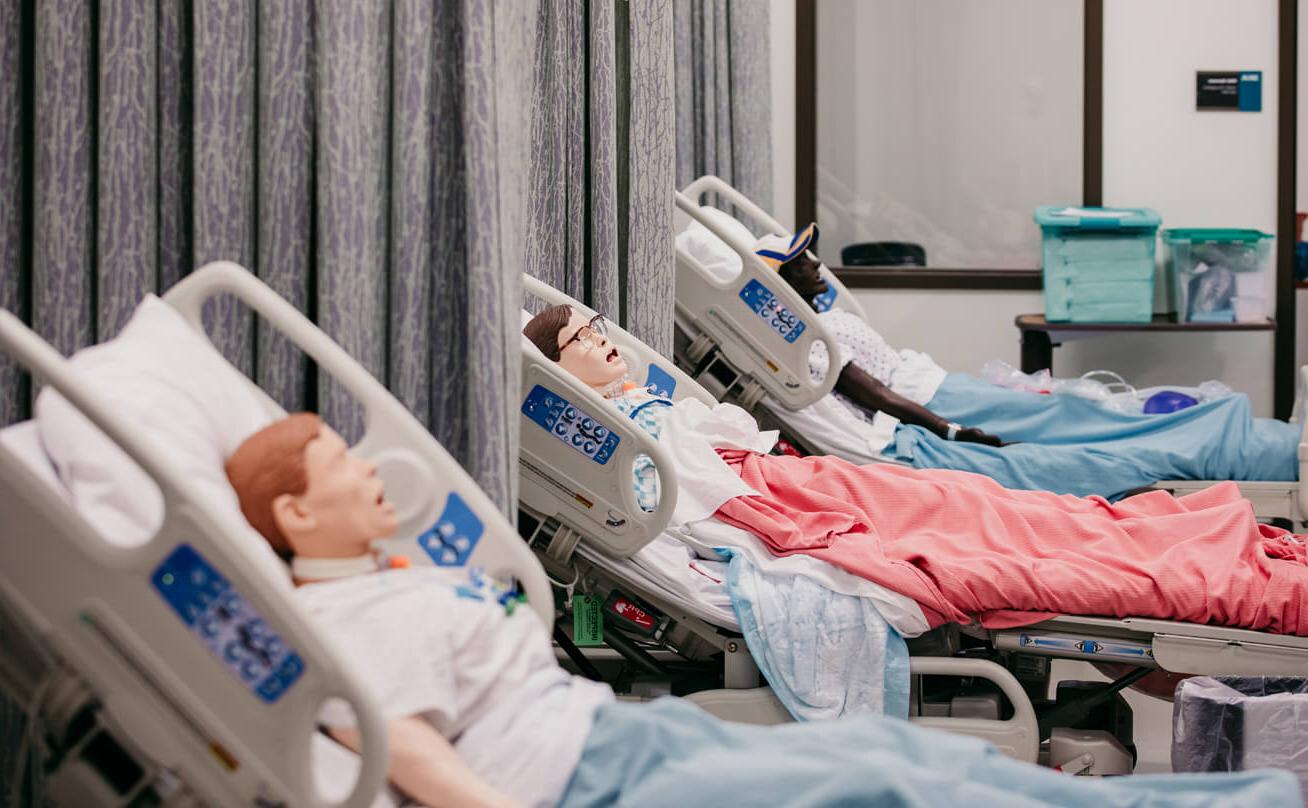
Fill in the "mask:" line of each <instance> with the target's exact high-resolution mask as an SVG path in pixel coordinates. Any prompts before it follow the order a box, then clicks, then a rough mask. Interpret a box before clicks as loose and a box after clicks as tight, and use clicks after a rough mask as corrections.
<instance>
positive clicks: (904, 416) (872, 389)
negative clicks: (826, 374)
mask: <svg viewBox="0 0 1308 808" xmlns="http://www.w3.org/2000/svg"><path fill="white" fill-rule="evenodd" d="M836 392H837V393H840V394H841V395H843V396H845V397H846V398H848V399H849V400H851V401H853V402H854V403H855V404H857V405H859V406H860V407H862V408H863V409H865V410H867V411H868V412H869V413H872V412H877V411H881V412H884V413H886V414H887V415H891V416H894V417H895V418H898V419H899V420H900V421H903V422H904V423H906V424H914V425H916V426H920V427H923V428H924V429H928V430H930V431H932V432H934V433H935V434H937V435H939V436H941V437H942V438H943V437H945V436H946V434H947V433H948V432H949V422H948V421H946V420H945V419H944V418H941V417H940V416H939V415H936V414H935V413H933V412H931V410H928V409H927V408H926V407H923V406H922V405H921V404H918V403H917V402H915V401H910V400H909V399H907V398H904V397H903V396H901V395H900V394H898V393H896V392H895V391H893V390H891V389H890V388H889V387H887V386H886V385H884V384H883V383H881V382H880V381H879V380H877V379H876V378H875V377H874V376H872V375H871V374H869V373H867V372H866V371H864V370H863V369H862V368H860V367H858V365H855V364H854V363H853V362H846V363H845V367H844V368H842V369H841V371H840V376H839V378H837V379H836ZM954 439H955V440H960V441H968V442H970V443H984V444H986V445H987V446H1000V445H1002V442H1001V441H1000V440H999V438H997V437H995V436H994V435H987V434H986V433H985V432H982V431H981V430H979V429H963V430H960V431H959V432H958V434H957V435H955V436H954Z"/></svg>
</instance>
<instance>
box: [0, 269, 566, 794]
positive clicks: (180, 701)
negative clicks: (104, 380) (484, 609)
mask: <svg viewBox="0 0 1308 808" xmlns="http://www.w3.org/2000/svg"><path fill="white" fill-rule="evenodd" d="M219 294H228V295H234V296H235V297H237V298H239V299H240V300H241V301H243V302H244V303H245V304H247V305H248V306H249V307H250V308H252V309H254V310H255V311H256V312H258V313H259V314H260V315H262V316H263V318H264V319H265V321H266V322H267V323H269V324H271V325H272V326H274V327H275V328H277V329H278V330H280V331H281V332H282V333H284V334H285V335H286V336H287V337H288V338H290V339H291V340H292V341H293V342H294V343H295V344H296V345H298V346H299V347H300V348H301V349H302V350H304V351H305V353H306V354H308V356H310V357H311V358H312V359H313V360H314V361H315V362H316V363H317V365H318V367H319V369H320V370H321V372H323V373H325V374H328V375H329V376H331V377H332V378H334V379H335V380H337V381H338V382H339V383H341V384H342V385H343V386H344V387H345V389H347V390H348V391H349V392H350V393H351V394H352V395H353V396H354V397H355V398H356V400H357V401H358V402H359V403H360V404H361V405H362V406H363V407H364V409H365V410H366V432H365V434H364V436H363V438H362V439H361V440H360V441H359V442H358V444H357V445H356V447H355V448H354V451H355V452H357V453H358V454H360V455H362V456H365V457H368V458H371V459H372V460H374V462H376V464H377V466H378V473H379V474H380V475H381V477H382V478H383V480H384V481H385V483H386V490H387V495H388V498H390V499H391V501H392V502H393V503H394V504H395V507H396V513H397V517H398V518H399V521H400V523H401V528H400V531H399V533H398V534H397V536H399V538H398V539H396V540H395V541H394V544H393V549H396V551H397V552H398V551H400V550H408V551H409V552H410V556H411V557H412V558H414V559H415V560H418V561H421V560H422V559H423V558H424V557H425V556H426V552H427V551H426V549H425V547H424V543H423V542H422V541H420V539H421V537H422V536H423V535H424V532H426V533H430V531H429V530H428V528H434V527H438V526H440V525H441V524H443V521H442V520H443V519H445V518H446V517H447V516H449V514H450V513H451V509H454V510H457V511H458V513H459V524H460V528H461V530H462V531H463V532H465V533H467V534H468V535H470V536H474V534H477V535H475V538H476V539H477V540H476V542H475V546H474V547H473V548H472V551H471V552H470V553H467V554H466V555H465V556H464V557H463V558H461V559H460V561H459V563H460V564H468V565H479V566H483V567H484V568H485V569H486V570H487V571H489V572H491V573H492V574H496V575H498V576H501V577H504V578H506V579H507V578H512V579H514V580H516V581H517V582H518V583H519V585H520V587H521V591H522V592H523V593H525V595H526V597H527V600H528V603H529V605H530V606H531V607H532V608H534V609H536V610H537V611H538V612H539V613H540V615H541V617H542V618H543V620H544V621H545V625H550V624H551V623H552V622H553V617H554V607H553V603H552V599H551V595H550V589H549V584H548V582H547V580H546V578H545V575H544V572H543V570H542V569H541V567H540V565H539V564H538V563H537V562H536V560H535V558H534V557H533V556H532V554H531V553H530V552H529V551H528V550H527V549H526V548H525V547H524V546H523V544H522V542H521V540H520V539H519V538H518V537H517V536H516V535H515V531H514V530H513V527H512V526H511V525H510V524H509V522H508V521H507V520H506V519H505V518H504V517H503V515H502V514H501V513H500V512H499V511H498V509H497V508H496V507H495V506H494V504H493V503H491V502H490V500H489V499H488V498H487V497H486V495H485V494H484V493H483V492H482V491H481V489H480V488H478V487H477V485H476V484H475V483H474V482H473V481H472V480H471V479H470V478H469V477H468V476H467V475H466V473H464V472H463V470H462V469H461V468H460V467H459V465H458V463H457V462H455V461H454V460H453V459H452V458H451V457H450V456H449V455H448V454H447V453H446V452H445V451H444V450H443V449H442V448H441V447H440V445H439V444H438V443H437V442H436V441H435V439H434V438H432V437H431V435H430V434H429V433H428V432H427V431H426V429H424V428H423V427H422V425H421V424H419V423H418V422H417V421H416V420H415V419H414V418H413V417H412V415H410V414H409V413H408V412H407V411H406V410H405V409H404V407H403V405H401V404H400V403H399V402H398V401H397V400H396V399H395V398H394V397H392V396H391V395H390V394H389V393H388V392H387V391H386V389H385V388H384V387H383V386H382V385H381V384H380V383H379V382H377V380H376V379H374V378H373V377H372V376H370V375H369V374H368V373H367V371H365V370H364V369H363V368H362V367H361V366H360V365H359V364H358V363H357V362H355V361H354V360H353V359H351V358H350V357H349V356H348V355H347V354H346V353H345V352H344V351H343V350H342V349H341V348H340V347H339V346H338V345H336V344H335V343H334V342H333V341H332V340H331V339H330V338H328V337H327V336H326V335H325V334H324V333H322V332H321V331H319V330H318V329H317V328H316V327H314V326H313V325H312V324H311V323H310V322H309V321H308V320H307V319H306V318H305V317H304V316H303V315H301V314H300V313H299V312H298V311H296V310H295V309H294V308H293V307H292V306H291V305H290V304H288V303H287V302H286V301H284V300H283V299H282V298H280V297H278V296H277V295H276V294H275V293H274V292H272V291H271V290H270V289H268V288H267V287H266V286H265V285H263V284H262V283H261V282H259V281H258V280H256V279H255V278H254V277H253V276H252V275H250V274H249V273H247V272H245V271H244V270H242V269H241V268H239V267H237V266H236V265H234V264H231V263H226V262H219V263H215V264H209V265H207V266H205V267H204V268H202V269H200V270H198V271H196V272H195V273H193V274H192V275H190V276H189V277H188V278H186V279H185V280H183V281H182V282H181V283H179V284H178V285H177V286H175V287H174V288H173V289H172V290H171V291H170V292H169V293H168V294H167V295H166V296H165V298H164V299H165V301H166V302H167V303H169V304H171V305H172V306H174V307H175V308H176V309H177V310H178V311H179V312H181V314H182V315H183V316H184V317H185V318H186V320H187V321H189V323H190V324H191V325H192V326H194V328H195V329H196V330H197V331H200V332H201V333H203V328H202V325H201V309H202V307H203V305H204V303H205V302H206V301H207V300H209V299H211V298H213V297H214V296H216V295H219ZM0 350H3V351H4V353H6V354H8V355H9V356H11V357H13V358H14V359H15V360H16V361H17V362H18V363H19V364H20V365H21V366H23V367H25V368H26V369H28V370H29V371H31V372H32V373H33V374H34V376H35V377H36V378H37V379H38V380H39V381H41V382H43V383H44V384H46V385H48V386H50V387H53V388H54V389H56V390H58V391H59V392H60V393H61V394H62V395H63V396H64V397H65V398H66V399H67V400H68V401H69V402H71V404H72V405H73V406H75V407H76V408H77V410H78V411H80V413H82V414H83V415H84V416H85V417H86V418H87V419H89V420H90V421H91V422H92V423H93V424H94V425H95V426H96V427H97V428H98V429H100V430H101V431H102V432H103V433H104V434H105V435H107V436H108V437H109V438H110V439H111V440H112V441H113V443H114V444H116V445H117V446H118V447H120V448H121V449H122V450H123V451H124V452H125V453H126V454H127V455H128V456H129V457H130V458H131V459H132V460H133V461H134V462H135V463H136V464H138V465H139V467H140V468H141V469H142V470H144V471H145V472H146V473H147V474H148V476H149V477H150V478H151V479H152V480H153V482H154V484H155V485H157V486H158V489H159V491H160V493H161V494H162V499H163V521H162V525H161V527H160V528H159V529H158V531H157V533H155V535H154V536H153V537H152V538H149V539H148V540H147V541H145V542H144V543H140V544H135V545H128V544H124V543H121V542H119V541H118V540H117V539H118V538H119V537H116V536H109V535H104V534H102V533H101V532H100V531H98V530H97V527H96V526H95V525H92V524H89V523H88V522H87V521H86V520H85V519H84V518H83V516H82V515H81V514H80V513H79V512H78V511H77V510H76V509H74V508H73V506H72V505H71V503H70V502H69V500H68V497H69V494H68V492H67V491H66V490H65V489H64V488H63V486H62V484H61V482H60V479H59V477H58V476H57V474H56V472H55V469H54V468H53V466H52V465H51V461H50V459H49V458H48V456H47V454H46V451H45V449H44V447H43V444H42V441H41V438H40V435H39V434H38V429H37V424H36V423H35V422H33V421H28V422H23V423H20V424H17V425H14V426H11V427H8V428H6V429H4V430H0V513H3V514H4V519H3V520H2V521H0V636H2V637H3V638H4V640H3V642H4V653H3V654H0V688H3V690H4V691H5V692H6V693H7V694H8V696H9V698H11V699H12V700H14V701H16V702H17V703H18V704H19V705H21V706H22V707H23V708H24V709H25V710H26V711H27V727H26V729H25V734H24V744H25V748H26V749H27V750H32V751H33V753H34V754H36V755H37V756H38V758H39V759H40V760H41V766H42V768H43V769H44V770H45V777H44V784H43V788H42V789H41V791H42V792H43V793H44V795H45V796H46V797H47V798H49V799H51V800H53V801H54V802H55V803H56V804H59V805H76V806H81V805H97V806H98V805H106V806H108V805H129V804H130V805H154V804H161V805H169V806H198V805H212V806H220V805H222V806H225V805H263V806H277V805H293V806H365V805H391V804H394V801H393V799H392V796H393V795H391V794H389V793H388V790H387V789H385V788H384V785H385V782H384V781H385V775H386V768H387V755H386V743H385V735H384V728H383V723H382V717H381V712H380V710H379V709H378V706H377V704H375V703H374V701H373V699H372V697H371V696H370V694H369V692H368V690H367V688H366V687H365V685H364V683H363V682H361V681H360V679H359V676H358V675H357V673H356V672H355V670H354V667H353V665H352V664H351V662H350V660H349V659H346V658H344V657H343V656H342V655H341V654H340V653H338V652H337V650H336V649H335V647H334V646H332V645H331V644H329V643H328V642H327V641H325V640H324V639H323V638H321V637H320V636H319V635H318V633H317V632H316V631H315V629H314V627H313V626H312V625H311V624H310V623H309V622H308V619H307V618H306V617H305V616H304V615H303V614H302V613H301V612H300V610H299V609H298V608H297V606H296V604H295V603H294V602H293V601H292V599H291V597H290V594H289V593H290V590H291V585H290V578H289V574H288V571H287V570H286V569H285V567H284V566H283V565H282V564H281V563H280V562H278V561H276V560H275V557H274V556H273V555H272V554H271V552H270V551H269V550H268V548H267V547H265V546H262V545H261V542H256V544H258V545H259V546H251V545H250V542H251V541H252V539H251V530H250V529H249V527H248V525H246V524H245V523H244V520H243V518H242V517H241V515H240V513H239V511H236V510H234V509H232V508H230V507H228V506H223V505H221V504H219V503H217V502H216V500H215V499H214V498H212V497H211V496H208V495H207V494H206V493H205V492H204V491H203V490H202V489H201V488H200V487H198V486H197V485H196V484H195V483H194V482H193V480H191V479H188V477H187V476H185V475H183V474H181V473H180V472H179V471H178V470H177V468H176V465H175V464H174V463H173V462H172V461H171V460H170V459H169V457H168V455H167V454H166V452H161V451H160V446H158V445H157V444H156V443H155V442H154V441H152V440H151V438H150V437H149V436H148V435H147V434H145V433H143V431H142V430H141V428H140V425H139V424H136V423H133V422H132V421H131V420H129V419H126V418H124V417H122V416H121V414H120V413H118V412H116V411H115V410H114V409H113V408H112V407H110V406H109V405H107V404H106V397H105V395H104V394H105V391H103V390H98V389H95V388H94V386H93V385H90V384H88V383H86V382H85V381H84V380H82V379H81V378H79V377H78V376H77V375H76V373H74V372H73V370H72V366H71V365H70V363H69V362H68V361H67V360H65V359H64V358H63V357H62V356H60V355H59V354H58V352H56V351H55V350H54V349H53V348H51V347H50V346H48V345H47V344H46V343H45V342H43V341H42V340H41V339H40V338H39V337H38V336H36V335H35V334H34V333H32V332H31V331H30V330H28V329H27V328H26V327H25V326H24V325H23V324H22V323H21V322H20V321H19V320H18V319H17V318H16V317H14V316H13V315H12V314H10V313H9V312H7V311H3V310H0ZM215 356H216V354H215ZM218 361H220V362H221V361H222V360H221V359H219V360H218ZM232 374H233V376H234V377H237V378H239V379H241V380H244V383H246V384H250V385H251V386H252V387H253V383H252V382H250V381H249V380H248V379H245V377H244V376H242V375H241V374H239V373H238V372H237V371H235V369H232ZM256 389H257V388H256ZM258 395H259V396H260V397H261V400H262V401H263V402H264V404H265V405H266V408H267V412H268V416H269V419H270V420H271V419H272V418H274V417H277V416H279V415H281V414H283V413H282V411H281V409H280V408H279V407H278V406H277V405H276V404H275V403H273V401H272V400H271V399H270V398H268V397H267V396H266V395H264V394H263V393H262V392H259V393H258ZM433 560H435V559H434V557H433ZM437 563H439V562H437ZM238 636H240V637H249V636H255V637H262V638H263V641H262V642H263V644H262V646H261V647H262V648H263V650H264V651H266V652H267V657H266V660H267V664H265V665H262V666H260V665H257V664H256V665H253V666H252V667H251V666H250V665H247V664H246V663H245V662H242V663H240V664H237V663H235V662H233V661H229V659H230V658H229V657H228V656H227V651H226V646H222V647H223V648H224V651H223V652H222V653H220V652H219V650H218V649H219V648H220V644H221V643H222V642H225V641H228V640H230V639H232V638H235V637H238ZM249 659H250V657H246V660H247V661H248V660H249ZM328 699H342V700H344V701H345V702H347V703H348V704H349V705H350V707H351V708H352V709H353V712H354V715H355V717H356V720H357V723H358V727H359V730H360V733H361V749H362V755H361V757H358V758H356V757H355V756H354V755H352V754H351V753H349V752H347V751H345V750H344V748H343V747H339V746H337V745H336V744H335V743H334V742H333V741H330V740H328V739H327V737H326V736H325V735H323V734H322V733H320V732H318V731H317V730H316V725H317V716H318V710H319V709H320V708H321V707H322V706H323V704H324V702H325V701H326V700H328ZM20 757H21V750H20ZM6 796H7V795H6Z"/></svg>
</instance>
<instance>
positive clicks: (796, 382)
mask: <svg viewBox="0 0 1308 808" xmlns="http://www.w3.org/2000/svg"><path fill="white" fill-rule="evenodd" d="M676 204H677V209H678V210H679V211H680V212H681V213H682V214H684V215H686V216H688V217H690V218H691V219H694V220H695V221H698V222H699V223H700V224H702V225H704V226H705V227H706V228H708V229H709V230H710V231H711V232H712V233H714V234H715V235H717V236H718V237H719V238H721V239H722V240H723V242H725V243H726V244H727V245H728V246H729V247H731V249H732V250H734V251H735V252H736V253H737V254H738V255H739V256H740V259H741V264H742V270H741V273H740V274H739V275H737V276H736V277H735V278H733V279H731V280H727V281H724V280H719V279H716V278H713V277H712V276H710V275H709V274H708V273H707V272H705V271H704V270H703V269H702V268H701V266H700V264H699V262H698V261H696V260H694V259H693V258H692V257H691V256H690V255H689V254H688V253H686V252H685V251H684V250H682V249H680V248H678V249H677V251H676V252H677V281H676V308H677V315H678V317H679V318H681V319H684V320H687V321H689V322H690V323H691V324H692V327H693V328H695V329H696V330H697V331H698V332H699V333H700V334H704V335H707V336H708V337H709V339H711V340H712V341H713V342H714V343H715V344H716V345H717V346H718V348H719V350H720V351H721V352H722V354H723V356H724V357H725V358H726V360H727V361H728V362H729V363H730V364H731V365H732V366H733V368H734V369H735V370H737V371H738V372H740V373H742V374H744V375H746V376H749V377H750V378H751V379H753V380H754V381H755V382H757V383H758V385H759V386H760V387H761V388H762V390H763V391H764V392H766V393H767V394H768V395H770V396H771V397H772V398H773V399H775V400H776V401H779V402H781V403H782V404H783V405H784V406H786V407H788V408H790V409H800V408H801V407H806V406H808V405H809V404H812V403H813V402H814V401H817V400H818V399H819V398H821V397H822V396H824V395H826V394H827V393H829V392H831V388H832V386H833V385H835V383H836V376H837V375H838V374H839V370H840V364H839V362H840V358H839V353H838V352H839V348H838V347H837V346H836V342H835V340H833V339H832V338H831V335H830V333H829V332H828V331H827V329H826V327H825V326H824V325H823V324H822V323H821V322H819V320H818V317H817V313H816V312H815V311H813V309H812V307H811V306H809V304H808V303H806V302H805V301H804V300H803V299H802V298H800V296H799V294H798V293H797V292H796V291H795V290H794V289H791V288H790V285H789V284H787V283H786V282H785V281H783V280H781V278H779V277H778V276H777V273H775V272H773V271H771V270H770V269H768V268H767V266H766V265H765V264H764V263H763V262H762V260H761V259H759V257H758V256H756V255H755V254H754V253H753V250H752V249H751V248H752V245H749V244H743V243H740V242H739V240H738V239H736V238H735V236H734V235H732V234H730V233H725V232H722V231H721V230H718V229H716V228H715V223H714V222H713V221H712V220H711V219H710V218H709V217H707V216H705V215H704V213H703V212H702V211H701V210H700V209H699V206H698V205H696V204H695V203H694V202H692V201H691V200H690V199H689V198H688V197H686V196H684V195H682V194H680V193H678V194H677V197H676ZM818 340H820V341H822V342H824V343H826V345H827V348H828V350H827V362H828V364H827V368H826V369H825V376H824V378H823V379H822V380H821V381H815V380H814V379H813V378H812V377H811V376H810V375H809V364H808V357H809V348H810V347H811V346H812V344H813V343H814V342H815V341H818ZM751 398H752V396H751ZM743 403H744V404H745V405H746V406H753V404H754V403H756V401H744V402H743Z"/></svg>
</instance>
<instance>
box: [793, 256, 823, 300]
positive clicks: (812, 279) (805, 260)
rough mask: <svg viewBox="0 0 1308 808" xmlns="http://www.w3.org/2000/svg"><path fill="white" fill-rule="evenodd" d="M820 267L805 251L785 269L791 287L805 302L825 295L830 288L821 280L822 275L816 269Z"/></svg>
mask: <svg viewBox="0 0 1308 808" xmlns="http://www.w3.org/2000/svg"><path fill="white" fill-rule="evenodd" d="M820 266H821V264H820V263H819V262H818V260H817V259H816V258H814V257H813V253H811V252H808V251H805V252H804V253H803V254H801V255H800V256H799V257H798V258H796V259H795V260H793V261H791V262H790V264H789V265H788V267H787V269H788V274H789V278H790V285H791V287H792V288H794V290H795V291H796V292H799V295H800V297H802V298H804V299H805V300H812V299H813V298H815V297H817V296H818V295H821V294H825V293H826V292H827V290H828V289H829V288H830V287H829V286H828V285H827V282H826V281H825V280H823V279H822V273H821V271H819V269H818V267H820Z"/></svg>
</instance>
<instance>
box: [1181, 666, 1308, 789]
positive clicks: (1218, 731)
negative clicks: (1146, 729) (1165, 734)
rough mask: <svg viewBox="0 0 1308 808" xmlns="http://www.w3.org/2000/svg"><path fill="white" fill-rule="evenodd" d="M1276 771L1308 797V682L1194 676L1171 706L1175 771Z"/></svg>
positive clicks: (1282, 678) (1292, 678)
mask: <svg viewBox="0 0 1308 808" xmlns="http://www.w3.org/2000/svg"><path fill="white" fill-rule="evenodd" d="M1267 767H1275V768H1278V769H1286V770H1287V771H1289V772H1290V773H1292V774H1293V775H1294V776H1295V777H1298V778H1299V787H1300V789H1302V790H1303V791H1304V794H1305V796H1308V679H1305V678H1304V677H1301V676H1216V677H1212V676H1196V677H1193V678H1190V679H1186V680H1185V681H1183V682H1181V684H1179V685H1178V686H1177V688H1176V697H1175V699H1174V700H1173V702H1172V769H1173V771H1178V772H1233V771H1245V770H1248V769H1258V768H1267Z"/></svg>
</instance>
